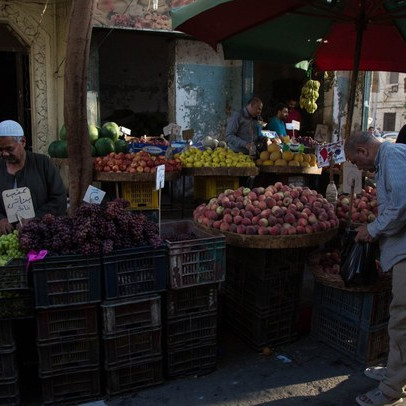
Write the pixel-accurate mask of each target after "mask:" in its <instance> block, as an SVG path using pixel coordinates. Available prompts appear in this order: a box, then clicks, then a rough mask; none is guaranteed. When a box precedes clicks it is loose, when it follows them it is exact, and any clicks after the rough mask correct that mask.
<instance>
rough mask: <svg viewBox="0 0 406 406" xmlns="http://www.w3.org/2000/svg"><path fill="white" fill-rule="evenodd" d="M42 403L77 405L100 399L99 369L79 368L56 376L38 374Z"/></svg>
mask: <svg viewBox="0 0 406 406" xmlns="http://www.w3.org/2000/svg"><path fill="white" fill-rule="evenodd" d="M40 378H41V385H42V401H43V403H44V405H49V404H61V403H62V404H65V403H66V404H70V405H72V404H78V403H81V402H82V401H84V400H90V399H95V398H98V397H100V395H101V392H100V371H99V368H89V369H87V368H81V369H77V370H73V371H62V372H60V373H58V374H56V373H52V374H43V373H40Z"/></svg>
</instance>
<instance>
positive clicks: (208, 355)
mask: <svg viewBox="0 0 406 406" xmlns="http://www.w3.org/2000/svg"><path fill="white" fill-rule="evenodd" d="M216 367H217V341H216V340H208V341H202V342H200V343H199V344H198V345H190V346H188V345H182V346H173V347H172V346H171V347H168V349H167V353H166V361H165V374H166V376H167V377H168V378H175V377H184V376H190V375H197V376H201V375H206V374H208V373H210V372H213V371H214V370H215V369H216Z"/></svg>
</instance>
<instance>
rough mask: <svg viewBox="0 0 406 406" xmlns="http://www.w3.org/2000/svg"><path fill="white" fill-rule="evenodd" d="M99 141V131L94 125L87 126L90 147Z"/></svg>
mask: <svg viewBox="0 0 406 406" xmlns="http://www.w3.org/2000/svg"><path fill="white" fill-rule="evenodd" d="M98 139H99V129H98V127H96V126H95V125H94V124H89V140H90V143H91V144H92V145H94V144H95V142H96V141H97V140H98Z"/></svg>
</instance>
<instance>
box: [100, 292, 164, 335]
mask: <svg viewBox="0 0 406 406" xmlns="http://www.w3.org/2000/svg"><path fill="white" fill-rule="evenodd" d="M101 307H102V310H103V333H104V334H105V335H108V334H117V333H121V332H125V331H128V330H134V329H145V328H153V327H159V326H160V325H161V297H160V296H159V295H148V296H139V297H136V298H134V299H121V300H114V301H111V302H104V303H103V304H102V305H101Z"/></svg>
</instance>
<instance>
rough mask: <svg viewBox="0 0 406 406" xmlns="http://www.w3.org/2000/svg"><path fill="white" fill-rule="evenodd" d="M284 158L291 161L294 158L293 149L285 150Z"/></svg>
mask: <svg viewBox="0 0 406 406" xmlns="http://www.w3.org/2000/svg"><path fill="white" fill-rule="evenodd" d="M282 158H283V159H284V160H285V161H291V160H292V159H293V152H292V151H283V152H282Z"/></svg>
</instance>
